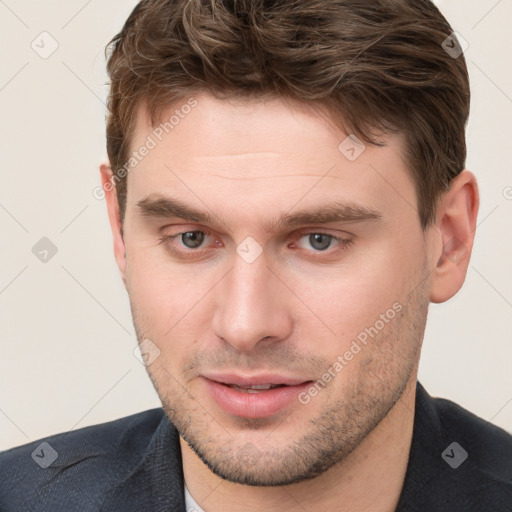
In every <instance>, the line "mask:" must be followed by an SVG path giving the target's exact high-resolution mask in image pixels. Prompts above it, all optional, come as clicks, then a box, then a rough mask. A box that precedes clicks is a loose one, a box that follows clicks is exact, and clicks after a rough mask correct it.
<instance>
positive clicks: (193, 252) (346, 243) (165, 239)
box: [159, 229, 354, 257]
mask: <svg viewBox="0 0 512 512" xmlns="http://www.w3.org/2000/svg"><path fill="white" fill-rule="evenodd" d="M185 233H204V234H205V235H206V236H208V237H211V236H212V233H211V232H209V231H205V230H199V229H196V230H189V231H181V232H180V233H176V234H174V235H164V236H162V237H160V238H159V243H160V244H164V245H166V246H167V248H168V249H169V250H170V252H171V253H173V254H175V255H178V256H185V257H188V256H200V255H201V254H202V253H203V252H204V251H205V250H206V249H204V248H198V249H190V248H185V249H184V250H179V249H176V248H175V247H171V242H172V241H174V240H175V239H177V238H180V237H181V235H184V234H185ZM309 235H323V236H327V237H329V238H330V239H331V240H332V241H335V242H337V244H338V248H337V249H334V250H330V249H329V248H328V249H325V250H324V251H318V250H317V251H315V250H312V252H313V253H316V254H319V255H332V254H333V253H337V252H339V251H344V250H346V249H348V247H350V246H351V245H352V244H353V243H354V240H353V239H350V238H341V237H338V236H334V235H331V234H329V233H324V232H322V231H301V232H300V233H298V234H297V235H295V237H294V242H295V241H298V240H301V239H302V238H304V237H305V236H309ZM314 257H316V256H314Z"/></svg>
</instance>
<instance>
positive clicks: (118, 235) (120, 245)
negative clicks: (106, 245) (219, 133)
mask: <svg viewBox="0 0 512 512" xmlns="http://www.w3.org/2000/svg"><path fill="white" fill-rule="evenodd" d="M100 175H101V185H102V188H103V191H104V193H105V201H106V203H107V211H108V218H109V222H110V228H111V230H112V237H113V242H114V257H115V259H116V262H117V266H118V267H119V271H120V272H121V277H122V279H123V282H124V284H125V285H126V252H125V244H124V238H123V226H122V223H121V214H120V210H119V202H118V200H117V193H116V187H115V184H114V182H113V179H112V175H113V174H112V168H111V167H110V164H109V163H108V162H104V163H102V164H101V165H100Z"/></svg>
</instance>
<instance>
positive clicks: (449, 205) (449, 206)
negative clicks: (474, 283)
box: [430, 170, 480, 303]
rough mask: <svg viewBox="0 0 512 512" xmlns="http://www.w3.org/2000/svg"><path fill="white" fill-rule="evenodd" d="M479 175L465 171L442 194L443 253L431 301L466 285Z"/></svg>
mask: <svg viewBox="0 0 512 512" xmlns="http://www.w3.org/2000/svg"><path fill="white" fill-rule="evenodd" d="M479 203H480V200H479V194H478V185H477V182H476V178H475V176H474V175H473V174H472V173H471V172H469V171H467V170H464V171H462V172H461V173H460V174H459V175H458V176H457V177H456V178H454V179H453V181H452V184H451V185H450V189H449V190H448V191H447V192H445V193H444V194H443V196H442V197H441V199H440V201H439V204H438V209H437V215H436V227H437V230H438V231H439V233H440V235H441V237H442V253H441V254H440V255H439V261H438V263H437V267H436V268H435V270H434V272H433V273H432V275H431V288H430V301H431V302H435V303H439V302H445V301H447V300H448V299H450V298H451V297H453V296H454V295H455V294H456V293H457V292H458V291H459V290H460V288H461V287H462V285H463V284H464V280H465V279H466V273H467V270H468V265H469V258H470V256H471V250H472V248H473V241H474V238H475V230H476V218H477V214H478V207H479Z"/></svg>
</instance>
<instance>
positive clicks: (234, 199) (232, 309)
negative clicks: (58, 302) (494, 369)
mask: <svg viewBox="0 0 512 512" xmlns="http://www.w3.org/2000/svg"><path fill="white" fill-rule="evenodd" d="M194 98H195V99H196V100H197V106H195V107H194V108H193V109H192V110H191V111H190V113H188V114H187V115H186V116H184V118H183V119H181V118H180V121H179V124H177V125H176V126H175V127H174V128H173V129H172V130H171V131H169V133H168V134H165V136H164V137H162V141H159V142H158V144H157V145H156V147H154V148H153V149H151V151H149V153H148V154H147V156H145V157H144V158H143V159H142V160H141V162H140V163H138V165H137V166H136V167H135V168H134V169H133V170H131V171H130V173H129V175H128V196H127V208H126V217H125V220H124V225H123V230H122V232H121V225H120V221H119V219H120V215H119V208H118V204H117V200H116V196H115V191H112V190H108V189H107V192H106V200H107V206H108V213H109V219H110V223H111V227H112V232H113V236H114V253H115V257H116V261H117V263H118V266H119V269H120V271H121V275H122V278H123V281H124V283H125V285H126V288H127V291H128V294H129V297H130V304H131V309H132V315H133V319H134V325H135V329H136V332H137V336H138V339H139V342H141V341H142V340H145V339H149V340H151V343H152V344H154V345H152V346H156V347H157V348H158V350H159V351H160V353H159V355H158V357H157V358H156V359H155V360H154V361H153V362H151V364H149V365H148V366H147V369H148V373H149V376H150V378H151V380H152V382H153V384H154V386H155V389H156V390H157V392H158V395H159V397H160V399H161V401H162V405H163V407H164V409H165V411H166V413H167V414H168V416H169V417H170V419H171V420H172V421H173V422H174V423H175V425H176V426H177V427H178V429H179V431H180V433H181V436H182V442H181V445H182V452H183V464H184V475H185V480H186V483H187V486H188V488H189V490H190V492H191V494H192V495H193V496H194V498H195V499H196V500H197V501H198V503H199V504H200V505H201V506H202V507H203V508H204V509H205V510H206V511H207V512H210V511H216V510H235V509H236V510H240V511H243V510H278V509H279V510H283V509H284V510H315V511H316V510H338V509H339V504H340V503H341V502H343V503H344V505H345V507H346V510H350V511H364V510H372V511H392V510H394V508H395V506H396V504H397V502H398V498H399V495H400V491H401V488H402V484H403V479H404V476H405V470H406V467H407V460H408V453H409V448H410V442H411V436H412V426H413V419H414V396H415V386H416V378H417V367H418V361H419V357H420V351H421V344H422V340H423V333H424V328H425V323H426V318H427V311H428V304H429V302H430V301H432V302H443V301H445V300H448V299H449V298H450V297H452V296H453V295H454V294H455V293H457V291H458V290H459V289H460V287H461V286H462V284H463V282H464V279H465V275H466V271H467V265H468V262H469V255H470V253H471V247H472V243H473V237H474V231H475V226H476V215H477V211H478V189H477V185H476V180H475V178H474V176H473V175H472V174H471V173H470V172H469V171H463V172H462V173H461V174H460V175H459V176H458V177H457V178H456V179H455V180H454V181H453V183H452V186H451V188H450V190H449V191H447V192H446V193H445V194H444V195H443V197H442V198H441V201H440V203H439V207H438V210H437V217H436V222H435V225H433V226H430V227H429V228H428V229H427V230H426V231H423V230H422V229H421V226H420V222H419V218H418V214H417V210H416V205H417V198H416V194H415V189H414V184H413V182H412V180H411V178H410V176H409V173H408V171H407V169H406V167H405V165H404V163H403V161H402V158H401V152H402V146H401V144H402V139H401V137H400V136H399V135H393V136H387V137H385V141H386V145H385V146H384V147H378V148H377V147H373V146H370V145H367V146H366V148H365V151H364V152H363V153H362V154H361V155H360V156H359V157H358V158H357V159H356V160H355V161H349V159H347V158H346V157H345V156H344V154H342V152H340V150H339V149H338V145H339V144H340V143H341V142H342V141H343V140H344V139H345V138H346V137H347V134H345V133H342V132H341V131H340V130H339V129H336V128H334V126H333V124H332V123H331V122H329V121H328V120H327V119H326V118H325V116H323V115H321V114H320V113H319V112H317V111H315V110H313V109H312V108H311V107H310V106H308V105H305V104H302V103H298V102H294V101H283V100H281V99H277V98H276V99H273V100H268V101H265V102H256V101H252V102H249V103H247V102H245V103H244V102H241V101H239V102H227V101H220V100H217V99H215V98H213V97H212V96H210V95H208V94H207V93H201V94H198V95H195V96H194ZM186 102H187V99H185V100H183V102H182V104H185V103H186ZM176 108H180V105H173V106H172V107H170V108H169V113H168V114H169V115H164V116H163V117H164V118H168V117H169V116H170V115H171V114H172V112H173V111H174V110H175V109H176ZM152 131H153V128H152V127H151V125H150V122H149V119H148V116H147V113H146V109H145V106H144V105H141V107H140V109H139V115H138V119H137V125H136V130H135V134H134V138H133V141H132V148H133V149H134V150H135V149H137V148H139V147H141V146H142V145H143V144H144V143H145V141H146V140H147V137H148V135H151V133H152ZM101 176H102V181H103V183H104V185H107V184H108V182H109V179H110V178H111V169H110V168H109V166H108V164H103V165H102V166H101ZM105 188H107V187H105ZM157 196H158V197H160V198H161V197H172V198H175V199H178V200H180V201H181V202H183V203H185V204H187V205H188V206H190V207H191V208H194V209H196V210H200V211H203V212H207V213H209V214H210V215H211V216H212V219H211V222H202V221H201V222H197V221H193V220H192V221H191V220H184V219H181V218H177V217H167V218H164V217H162V216H155V215H152V216H150V215H143V214H142V213H141V209H140V207H139V206H138V204H139V203H140V202H141V201H143V200H145V199H148V198H150V199H155V198H157ZM335 201H336V202H343V203H347V204H350V205H352V206H353V207H364V208H366V209H371V210H373V211H376V212H378V214H379V217H378V218H373V219H367V220H360V221H337V222H330V223H327V224H326V223H313V224H310V223H304V224H300V225H296V226H281V227H275V228H274V229H269V223H270V222H271V221H273V220H275V219H277V218H279V217H280V216H281V215H282V214H284V213H287V214H292V213H296V212H297V211H299V210H301V211H302V210H307V211H312V210H314V209H317V208H319V207H322V206H325V205H326V204H331V203H333V202H335ZM196 231H201V232H203V233H205V237H204V239H201V238H200V236H201V235H199V245H198V247H197V248H194V247H192V248H191V246H190V243H189V242H187V239H185V240H184V239H183V238H182V237H180V236H176V237H175V238H173V239H168V240H167V241H165V242H161V240H160V239H161V238H162V237H163V236H170V235H178V234H179V233H186V232H196ZM313 233H324V234H326V235H331V236H333V237H338V238H339V239H340V240H345V241H347V240H348V241H349V242H344V243H342V242H338V241H337V240H338V238H332V239H331V238H329V237H327V238H325V237H324V238H322V237H321V238H320V239H315V237H312V236H310V235H311V234H313ZM191 236H192V241H196V242H197V236H198V235H197V234H196V235H191ZM249 236H250V237H252V238H253V239H254V240H255V241H256V242H257V243H258V244H259V246H260V247H261V249H262V252H261V254H260V255H259V256H258V257H257V258H256V259H255V260H254V261H253V262H251V263H248V262H247V261H245V260H244V259H243V258H242V257H241V256H240V255H239V254H238V253H237V247H238V246H239V245H240V244H241V243H243V242H244V241H246V238H247V237H249ZM185 244H188V245H185ZM322 244H323V245H322ZM324 246H325V247H326V248H325V249H324V250H321V248H323V247H324ZM319 248H320V250H319ZM393 308H394V309H393ZM390 309H393V311H395V314H394V315H393V317H392V318H391V319H390V318H389V316H391V315H390V314H387V313H386V312H388V311H389V310H390ZM381 315H384V316H385V319H386V320H387V321H386V322H384V321H381V322H380V323H379V324H378V325H379V328H378V329H377V331H378V333H377V334H376V335H374V336H373V337H372V338H369V339H368V343H367V344H365V345H363V344H362V343H359V346H360V350H359V351H358V352H357V353H355V354H353V356H352V357H350V356H349V357H350V360H348V358H347V357H345V356H344V354H346V352H347V351H348V350H350V348H351V346H352V347H353V345H351V344H352V343H353V341H354V340H356V339H357V337H358V335H360V334H361V333H362V332H364V331H365V329H368V328H370V327H371V326H375V325H377V324H376V322H377V321H378V320H380V319H382V316H381ZM386 315H388V316H386ZM381 324H382V325H383V327H382V328H380V325H381ZM354 351H355V349H354ZM340 356H342V357H344V359H343V361H344V364H343V366H342V369H341V370H338V371H333V365H334V363H335V362H336V361H339V357H340ZM338 368H339V367H338ZM329 369H331V373H334V374H335V377H334V378H332V379H330V381H329V382H328V383H327V384H326V385H325V386H323V387H322V388H321V390H320V391H318V392H317V394H316V395H315V396H310V400H309V401H307V403H301V402H300V401H298V400H297V401H293V403H292V404H291V405H289V406H286V407H285V408H284V409H282V410H280V411H279V412H278V413H276V414H273V415H270V416H268V417H265V418H257V419H251V418H246V417H239V416H234V415H231V414H228V413H226V412H225V411H224V410H223V409H221V408H220V407H219V406H218V405H217V404H216V403H215V401H213V400H212V398H211V396H210V395H209V393H208V392H207V389H206V385H205V381H204V379H203V378H202V377H201V376H202V375H204V374H205V373H207V372H211V371H225V372H230V373H236V374H237V375H242V376H254V375H256V374H258V373H260V374H261V373H263V372H269V371H270V372H273V373H279V374H281V375H285V376H288V377H296V378H300V379H301V380H304V381H306V380H310V381H313V382H317V381H319V380H321V379H322V376H323V375H324V374H325V373H326V372H328V371H329ZM283 507H284V508H283Z"/></svg>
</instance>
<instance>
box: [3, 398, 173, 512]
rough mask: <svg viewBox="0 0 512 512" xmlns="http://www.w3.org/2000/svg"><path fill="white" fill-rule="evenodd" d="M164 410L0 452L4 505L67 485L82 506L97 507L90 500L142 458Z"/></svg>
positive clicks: (57, 491) (35, 498)
mask: <svg viewBox="0 0 512 512" xmlns="http://www.w3.org/2000/svg"><path fill="white" fill-rule="evenodd" d="M164 416H165V413H164V411H163V409H162V408H156V409H151V410H148V411H145V412H141V413H138V414H133V415H131V416H127V417H124V418H120V419H117V420H115V421H110V422H107V423H102V424H99V425H93V426H89V427H84V428H81V429H78V430H73V431H70V432H63V433H60V434H56V435H52V436H49V437H46V438H43V439H39V440H37V441H33V442H30V443H28V444H25V445H23V446H18V447H15V448H11V449H9V450H7V451H4V452H0V504H1V506H0V508H2V507H4V506H7V510H11V508H9V505H10V504H15V505H16V506H17V507H18V508H12V510H21V508H19V507H20V506H21V505H25V506H26V505H28V504H30V503H31V504H32V505H31V506H33V504H34V503H38V502H41V501H47V500H46V498H47V497H48V496H49V495H50V494H52V493H53V494H54V495H59V494H62V493H60V490H61V489H62V488H64V489H66V494H67V496H68V497H69V496H70V495H72V493H73V492H75V493H76V496H77V500H82V501H81V504H82V510H84V511H85V510H89V509H90V510H94V508H92V507H90V508H89V505H90V504H92V503H94V502H95V500H99V499H100V497H101V496H102V494H104V493H105V490H106V489H108V488H109V487H110V486H111V485H112V484H113V483H114V482H116V481H117V480H118V479H119V478H120V477H122V474H123V472H128V471H129V470H130V469H131V468H132V467H134V466H135V465H136V464H137V463H138V461H139V460H140V459H141V457H142V456H143V454H144V452H145V451H146V449H147V447H148V445H149V443H150V441H151V439H152V437H153V435H154V434H155V431H156V430H157V429H158V426H159V425H160V423H161V422H162V419H163V418H164ZM42 498H45V499H44V500H42ZM2 510H4V508H2ZM56 510H57V509H56ZM62 510H64V509H62Z"/></svg>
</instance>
